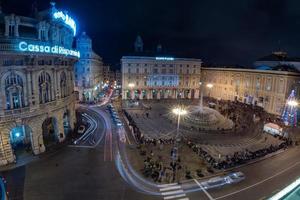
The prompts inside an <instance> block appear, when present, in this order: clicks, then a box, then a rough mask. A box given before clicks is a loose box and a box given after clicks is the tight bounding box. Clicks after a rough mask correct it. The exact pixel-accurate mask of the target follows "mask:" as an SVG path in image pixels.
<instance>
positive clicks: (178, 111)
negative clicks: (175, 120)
mask: <svg viewBox="0 0 300 200" xmlns="http://www.w3.org/2000/svg"><path fill="white" fill-rule="evenodd" d="M172 112H173V113H174V114H175V115H178V116H180V115H186V114H187V110H185V109H183V108H180V107H177V108H174V109H173V110H172Z"/></svg>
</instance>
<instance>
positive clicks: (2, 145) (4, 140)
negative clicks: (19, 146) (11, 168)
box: [0, 127, 16, 165]
mask: <svg viewBox="0 0 300 200" xmlns="http://www.w3.org/2000/svg"><path fill="white" fill-rule="evenodd" d="M0 131H1V132H0V165H7V164H9V163H13V162H15V161H16V156H15V155H14V152H13V149H12V147H11V144H10V138H9V136H10V129H9V128H8V127H1V128H0Z"/></svg>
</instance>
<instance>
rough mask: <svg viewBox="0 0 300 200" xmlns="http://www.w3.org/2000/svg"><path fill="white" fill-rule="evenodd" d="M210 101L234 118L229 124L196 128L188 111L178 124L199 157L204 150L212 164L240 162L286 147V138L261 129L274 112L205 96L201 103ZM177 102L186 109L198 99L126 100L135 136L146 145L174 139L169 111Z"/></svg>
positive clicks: (184, 140)
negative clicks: (215, 127)
mask: <svg viewBox="0 0 300 200" xmlns="http://www.w3.org/2000/svg"><path fill="white" fill-rule="evenodd" d="M211 102H214V105H216V106H215V110H216V112H218V113H221V114H222V115H223V117H224V118H226V120H230V121H232V122H233V126H232V128H230V129H226V130H225V129H207V128H195V127H194V126H191V124H190V123H189V121H188V122H187V120H186V119H187V118H188V120H190V118H191V117H193V115H190V114H189V113H188V114H187V116H183V119H181V123H180V127H179V135H180V137H181V143H182V145H188V146H189V147H190V148H191V149H192V150H193V151H194V152H195V153H196V154H198V155H200V157H201V154H203V156H202V157H204V159H205V160H206V161H207V163H208V164H211V166H216V164H215V163H216V162H217V163H220V162H223V161H229V160H231V159H232V158H238V160H239V161H238V162H240V163H239V164H242V163H244V161H241V160H246V161H248V160H250V159H253V158H256V157H262V156H265V155H266V154H269V153H272V152H275V151H277V150H279V149H282V148H285V147H286V146H285V145H286V144H287V141H286V140H284V139H282V138H278V137H274V136H272V135H270V134H267V133H264V132H263V125H264V123H265V122H266V121H272V120H275V119H276V117H275V116H272V115H270V114H267V113H266V112H264V111H263V110H261V109H259V108H257V107H252V106H250V105H246V104H242V103H233V102H227V101H226V102H225V101H216V100H212V99H211V100H210V101H208V99H206V100H205V101H204V105H205V106H208V104H209V103H211ZM179 104H180V105H181V106H183V107H185V108H186V109H187V110H189V108H192V109H197V107H198V105H199V101H192V100H181V101H177V100H166V101H164V100H161V101H139V102H138V103H137V102H135V103H129V104H126V105H127V106H128V107H127V108H125V112H126V115H129V116H130V118H131V120H132V123H133V124H134V126H135V127H136V129H134V130H137V133H138V137H140V138H141V140H143V141H144V142H142V143H145V144H146V146H147V144H151V145H153V141H158V143H159V141H165V140H167V141H168V140H173V141H174V138H175V136H176V133H177V131H176V128H177V116H175V115H174V114H172V112H171V111H172V108H174V107H176V106H178V105H179ZM184 117H185V118H184ZM154 143H156V142H154ZM150 149H151V148H150ZM148 150H149V148H148ZM151 150H152V149H151ZM201 152H202V153H201ZM148 153H149V152H148ZM208 155H209V157H208ZM235 162H236V161H235ZM186 165H187V166H188V164H186ZM229 166H233V165H229ZM218 168H219V169H220V168H222V167H218Z"/></svg>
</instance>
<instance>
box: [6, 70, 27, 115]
mask: <svg viewBox="0 0 300 200" xmlns="http://www.w3.org/2000/svg"><path fill="white" fill-rule="evenodd" d="M5 96H6V108H7V109H17V108H21V107H24V106H25V104H24V85H23V80H22V78H21V76H19V75H17V74H15V73H13V72H12V73H11V74H10V75H9V76H8V77H7V78H6V79H5Z"/></svg>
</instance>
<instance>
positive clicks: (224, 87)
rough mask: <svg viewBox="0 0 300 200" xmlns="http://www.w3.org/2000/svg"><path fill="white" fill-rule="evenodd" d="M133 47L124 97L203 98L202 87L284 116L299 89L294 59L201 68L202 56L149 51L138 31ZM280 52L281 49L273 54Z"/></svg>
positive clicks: (125, 75)
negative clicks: (249, 66) (144, 48)
mask: <svg viewBox="0 0 300 200" xmlns="http://www.w3.org/2000/svg"><path fill="white" fill-rule="evenodd" d="M134 46H135V53H134V55H131V56H123V57H122V59H121V67H122V99H123V100H126V99H166V98H176V99H178V98H188V99H192V98H199V95H200V93H201V91H200V90H201V88H203V94H204V96H210V97H213V98H216V99H223V100H231V101H234V100H237V101H240V102H244V103H247V104H253V105H257V106H260V107H263V108H264V109H265V110H266V111H267V112H269V113H273V114H277V115H280V114H282V111H283V109H284V105H285V103H286V100H287V97H288V96H289V94H290V93H291V91H292V90H297V91H296V94H297V95H298V96H299V94H300V88H299V85H300V72H299V71H298V70H299V67H298V65H296V64H295V63H292V64H291V63H286V62H277V61H276V62H275V61H273V62H271V59H269V57H268V58H265V59H260V60H261V61H257V62H256V63H255V66H257V68H249V69H242V68H228V67H203V66H201V65H202V61H201V60H200V59H190V58H177V57H171V56H165V55H163V54H162V52H160V51H157V52H155V53H152V54H149V53H145V52H144V51H143V41H142V39H141V37H139V36H138V37H137V39H136V41H135V44H134ZM160 49H161V46H159V48H158V50H160ZM282 56H285V54H283V53H282V52H277V53H276V52H275V53H273V55H272V57H277V58H278V57H282ZM278 59H280V58H278ZM262 60H269V61H268V62H265V61H264V62H262ZM200 83H201V84H203V85H202V86H203V87H200ZM208 84H209V86H210V87H206V86H207V85H208Z"/></svg>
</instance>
